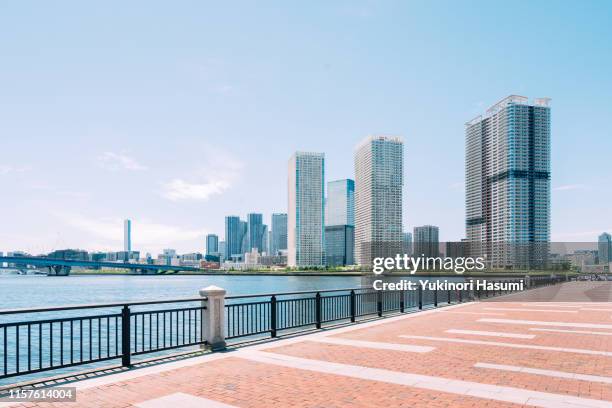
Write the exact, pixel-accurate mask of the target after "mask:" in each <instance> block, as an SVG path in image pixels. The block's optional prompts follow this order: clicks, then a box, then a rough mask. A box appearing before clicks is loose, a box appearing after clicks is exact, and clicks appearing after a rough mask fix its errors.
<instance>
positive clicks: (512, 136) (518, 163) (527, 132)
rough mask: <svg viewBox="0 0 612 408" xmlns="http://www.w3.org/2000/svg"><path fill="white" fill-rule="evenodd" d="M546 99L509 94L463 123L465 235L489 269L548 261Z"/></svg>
mask: <svg viewBox="0 0 612 408" xmlns="http://www.w3.org/2000/svg"><path fill="white" fill-rule="evenodd" d="M549 101H550V99H549V98H539V99H535V100H534V101H533V102H529V100H528V98H526V97H524V96H517V95H511V96H508V97H506V98H504V99H502V100H501V101H500V102H498V103H497V104H495V105H493V106H492V107H491V108H489V109H488V110H487V111H486V113H485V114H484V115H481V116H478V117H476V118H474V119H472V120H471V121H469V122H467V123H466V128H465V140H466V168H465V180H466V188H465V202H466V237H467V241H468V242H469V246H470V251H471V255H472V256H475V255H486V257H487V263H488V266H490V267H492V268H503V269H508V268H510V269H512V268H520V269H522V268H529V267H532V266H535V265H537V264H540V263H542V262H545V261H546V258H547V254H548V242H549V241H550V107H549Z"/></svg>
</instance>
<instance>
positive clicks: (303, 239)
mask: <svg viewBox="0 0 612 408" xmlns="http://www.w3.org/2000/svg"><path fill="white" fill-rule="evenodd" d="M324 169H325V155H324V154H323V153H308V152H296V153H295V154H294V155H293V156H291V159H289V184H288V192H289V203H288V204H289V205H288V213H287V252H288V253H287V264H288V265H289V266H323V265H324V264H325V224H324V197H325V170H324Z"/></svg>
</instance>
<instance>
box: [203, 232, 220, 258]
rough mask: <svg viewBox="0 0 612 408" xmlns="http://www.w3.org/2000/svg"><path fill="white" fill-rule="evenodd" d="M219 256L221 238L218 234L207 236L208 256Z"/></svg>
mask: <svg viewBox="0 0 612 408" xmlns="http://www.w3.org/2000/svg"><path fill="white" fill-rule="evenodd" d="M218 254H219V236H218V235H216V234H208V235H206V255H218Z"/></svg>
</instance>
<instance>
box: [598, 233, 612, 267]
mask: <svg viewBox="0 0 612 408" xmlns="http://www.w3.org/2000/svg"><path fill="white" fill-rule="evenodd" d="M597 256H598V259H599V263H600V264H602V265H608V264H609V263H610V262H612V235H610V234H608V233H607V232H604V233H603V234H601V235H600V236H599V238H598V242H597Z"/></svg>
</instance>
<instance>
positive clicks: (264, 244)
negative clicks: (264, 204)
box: [259, 224, 270, 254]
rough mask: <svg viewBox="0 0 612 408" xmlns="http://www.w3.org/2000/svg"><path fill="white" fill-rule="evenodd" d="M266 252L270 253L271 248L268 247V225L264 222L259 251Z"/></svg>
mask: <svg viewBox="0 0 612 408" xmlns="http://www.w3.org/2000/svg"><path fill="white" fill-rule="evenodd" d="M262 252H265V253H266V254H269V253H270V249H269V248H268V226H267V225H266V224H263V225H262V226H261V249H260V250H259V253H262Z"/></svg>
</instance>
